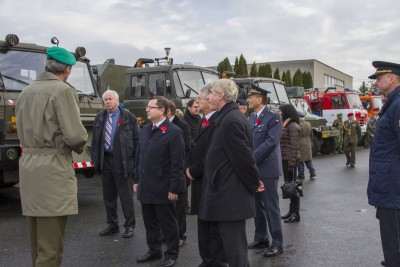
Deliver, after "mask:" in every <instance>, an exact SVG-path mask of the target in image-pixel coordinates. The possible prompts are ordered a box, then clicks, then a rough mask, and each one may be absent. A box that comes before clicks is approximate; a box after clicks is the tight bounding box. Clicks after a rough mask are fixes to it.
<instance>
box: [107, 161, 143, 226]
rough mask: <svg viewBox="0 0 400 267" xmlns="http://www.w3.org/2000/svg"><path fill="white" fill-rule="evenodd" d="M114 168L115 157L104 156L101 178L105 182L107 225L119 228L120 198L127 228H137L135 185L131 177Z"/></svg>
mask: <svg viewBox="0 0 400 267" xmlns="http://www.w3.org/2000/svg"><path fill="white" fill-rule="evenodd" d="M118 169H119V168H116V166H114V160H113V156H110V155H104V163H103V169H102V173H101V178H102V182H103V200H104V206H105V208H106V214H107V223H108V224H109V225H113V226H115V227H118V196H119V198H120V202H121V207H122V211H123V213H124V216H125V224H124V226H125V227H129V226H132V227H134V226H135V210H134V206H133V195H132V194H133V192H132V191H133V187H132V186H133V185H132V180H131V178H130V177H124V175H123V174H122V173H120V172H119V171H118Z"/></svg>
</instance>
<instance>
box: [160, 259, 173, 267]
mask: <svg viewBox="0 0 400 267" xmlns="http://www.w3.org/2000/svg"><path fill="white" fill-rule="evenodd" d="M174 264H175V260H173V259H165V260H164V261H163V262H162V263H161V266H165V267H168V266H173V265H174Z"/></svg>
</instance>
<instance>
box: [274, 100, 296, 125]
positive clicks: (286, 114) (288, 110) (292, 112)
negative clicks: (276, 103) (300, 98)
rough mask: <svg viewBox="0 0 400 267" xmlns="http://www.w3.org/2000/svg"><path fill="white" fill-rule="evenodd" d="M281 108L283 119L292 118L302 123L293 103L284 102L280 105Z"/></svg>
mask: <svg viewBox="0 0 400 267" xmlns="http://www.w3.org/2000/svg"><path fill="white" fill-rule="evenodd" d="M279 110H280V111H281V112H282V121H285V120H287V119H289V118H290V119H291V120H292V121H294V122H297V123H298V124H299V123H300V117H299V113H298V112H297V110H296V108H295V107H294V106H293V105H292V104H284V105H282V106H280V107H279Z"/></svg>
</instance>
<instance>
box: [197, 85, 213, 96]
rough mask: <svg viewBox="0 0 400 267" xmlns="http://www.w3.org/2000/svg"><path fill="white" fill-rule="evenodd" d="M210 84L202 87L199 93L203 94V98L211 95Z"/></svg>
mask: <svg viewBox="0 0 400 267" xmlns="http://www.w3.org/2000/svg"><path fill="white" fill-rule="evenodd" d="M211 88H212V83H208V84H206V85H204V86H203V87H202V88H201V89H200V90H199V92H202V93H204V97H207V96H208V95H209V94H210V93H211Z"/></svg>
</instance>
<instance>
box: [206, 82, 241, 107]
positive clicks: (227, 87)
mask: <svg viewBox="0 0 400 267" xmlns="http://www.w3.org/2000/svg"><path fill="white" fill-rule="evenodd" d="M212 90H213V91H214V92H215V93H217V94H222V93H224V100H225V101H226V102H234V101H236V99H237V97H238V94H239V89H238V87H237V85H236V83H235V82H234V81H232V80H230V79H221V80H218V81H215V82H214V83H213V84H212Z"/></svg>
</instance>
